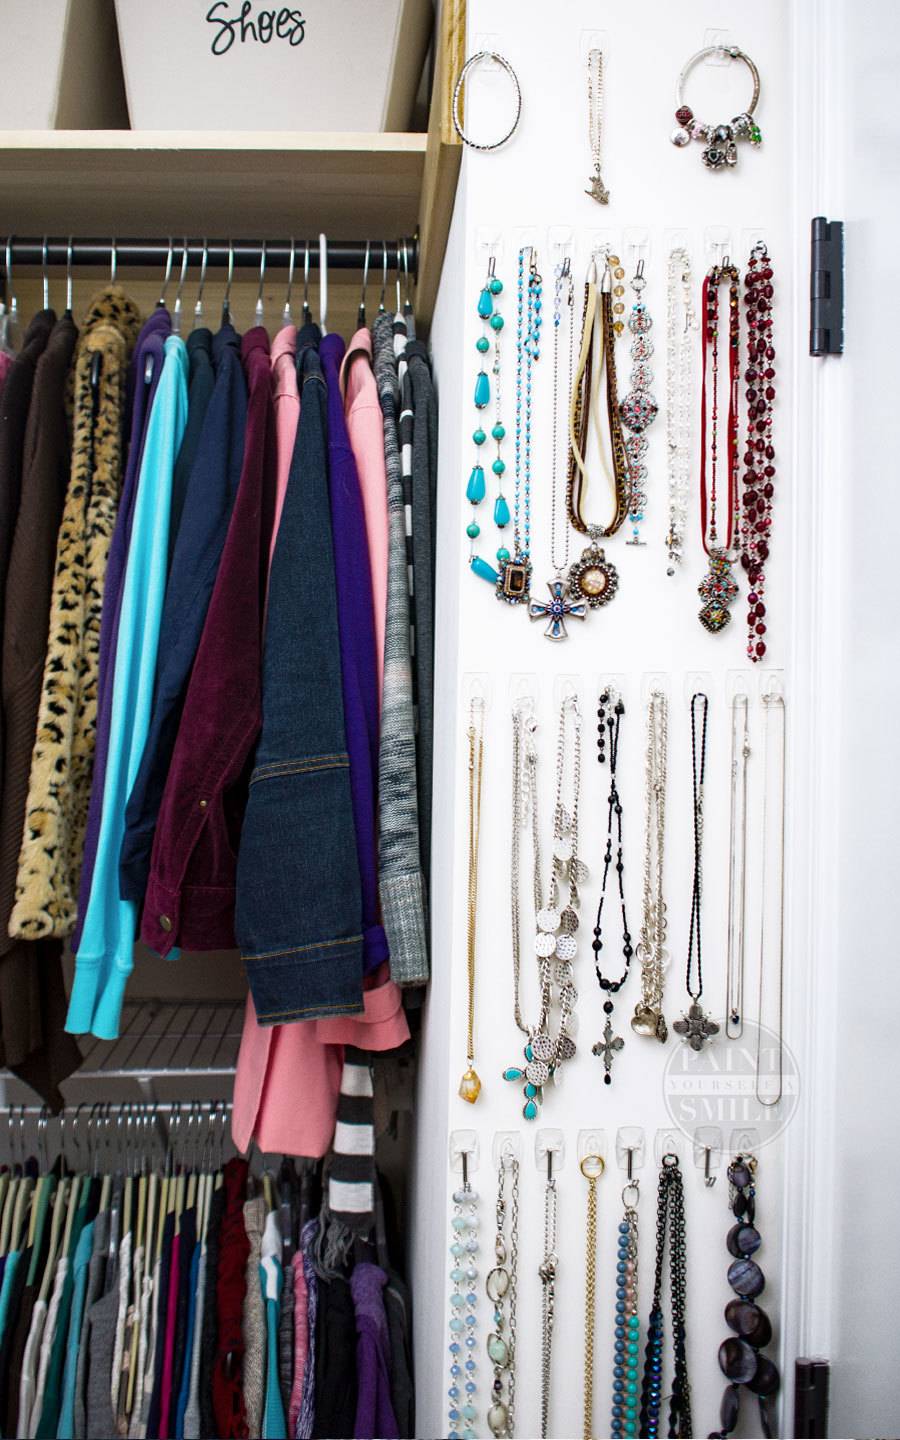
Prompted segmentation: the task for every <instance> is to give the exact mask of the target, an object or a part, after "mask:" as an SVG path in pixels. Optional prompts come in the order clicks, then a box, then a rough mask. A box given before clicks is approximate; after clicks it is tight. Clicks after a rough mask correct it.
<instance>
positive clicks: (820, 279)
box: [809, 215, 844, 355]
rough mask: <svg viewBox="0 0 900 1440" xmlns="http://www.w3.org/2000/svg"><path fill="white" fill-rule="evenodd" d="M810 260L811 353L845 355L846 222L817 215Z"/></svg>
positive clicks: (813, 224) (813, 227)
mask: <svg viewBox="0 0 900 1440" xmlns="http://www.w3.org/2000/svg"><path fill="white" fill-rule="evenodd" d="M811 239H812V243H811V245H810V260H809V353H810V355H843V353H844V222H843V220H826V219H825V216H824V215H817V216H816V217H815V219H814V220H813V222H812V237H811Z"/></svg>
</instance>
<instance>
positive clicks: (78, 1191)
mask: <svg viewBox="0 0 900 1440" xmlns="http://www.w3.org/2000/svg"><path fill="white" fill-rule="evenodd" d="M227 1110H228V1106H227V1105H226V1104H224V1103H222V1104H221V1105H217V1104H213V1105H200V1104H193V1105H187V1106H178V1105H160V1106H156V1105H152V1106H151V1105H140V1104H138V1105H123V1106H108V1105H107V1106H103V1105H95V1106H93V1107H91V1108H90V1110H88V1108H87V1107H81V1106H79V1107H78V1109H77V1111H74V1112H73V1111H69V1112H66V1111H63V1112H61V1115H60V1119H59V1122H58V1126H59V1128H58V1132H57V1134H58V1144H57V1147H56V1152H57V1153H56V1154H55V1156H54V1158H53V1160H52V1162H51V1146H50V1143H49V1122H48V1120H47V1117H46V1114H45V1115H43V1116H42V1117H41V1118H40V1119H39V1120H38V1132H37V1139H38V1144H37V1147H36V1148H37V1155H34V1154H32V1153H31V1152H30V1150H29V1145H28V1139H27V1132H26V1121H25V1117H24V1112H23V1111H22V1112H15V1111H9V1112H7V1117H6V1118H7V1125H8V1135H9V1142H10V1143H9V1160H8V1163H6V1164H3V1166H2V1168H0V1428H2V1433H3V1434H4V1435H7V1436H19V1437H35V1436H40V1437H60V1440H64V1437H79V1440H87V1437H100V1436H104V1437H106V1436H123V1437H125V1436H133V1437H157V1436H158V1437H177V1440H181V1437H186V1440H191V1437H245V1436H263V1437H272V1440H281V1437H288V1436H290V1437H312V1436H322V1437H331V1436H356V1437H360V1440H362V1437H374V1436H411V1435H412V1434H413V1433H414V1416H413V1400H412V1378H411V1358H410V1311H409V1295H408V1292H407V1290H406V1287H405V1285H404V1283H403V1281H402V1280H401V1279H400V1277H399V1275H398V1274H397V1272H396V1270H395V1269H394V1268H393V1265H392V1263H391V1257H392V1254H393V1253H394V1251H395V1246H396V1241H395V1239H394V1236H395V1234H396V1222H395V1218H394V1215H393V1212H392V1207H391V1203H390V1199H391V1197H390V1191H389V1189H388V1188H387V1187H386V1186H385V1187H382V1186H381V1185H380V1184H379V1186H378V1187H377V1214H376V1223H375V1226H374V1229H373V1232H372V1239H371V1240H369V1241H367V1240H363V1239H362V1238H361V1237H360V1236H358V1235H357V1236H356V1237H354V1238H353V1239H352V1240H348V1237H347V1235H346V1233H345V1232H343V1230H342V1228H341V1227H340V1226H339V1225H335V1223H334V1221H333V1216H332V1214H331V1212H330V1208H329V1199H328V1194H329V1192H328V1184H329V1182H328V1175H327V1167H326V1173H325V1175H324V1177H323V1172H322V1167H321V1166H319V1165H317V1164H315V1163H314V1162H311V1161H301V1162H296V1161H294V1160H293V1159H289V1158H285V1159H283V1160H282V1161H281V1162H280V1163H278V1164H277V1165H275V1166H274V1167H271V1168H266V1167H261V1166H260V1165H259V1164H257V1165H256V1166H253V1167H251V1166H250V1165H249V1164H248V1162H247V1160H245V1159H242V1158H240V1157H238V1156H235V1155H234V1154H232V1155H231V1158H229V1159H225V1150H226V1145H225V1136H226V1131H227V1123H228V1121H227ZM0 1113H2V1112H0Z"/></svg>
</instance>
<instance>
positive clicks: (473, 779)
mask: <svg viewBox="0 0 900 1440" xmlns="http://www.w3.org/2000/svg"><path fill="white" fill-rule="evenodd" d="M468 742H469V883H468V898H467V915H466V973H467V986H468V1008H467V1022H466V1069H465V1073H464V1075H463V1077H462V1079H461V1080H460V1082H459V1096H460V1099H462V1100H467V1101H468V1102H469V1104H470V1105H474V1104H475V1101H476V1100H477V1099H478V1096H479V1095H480V1094H481V1081H480V1079H479V1078H478V1074H477V1072H476V1070H475V959H476V940H477V933H478V855H479V851H480V848H481V781H482V775H483V772H484V700H483V699H482V698H481V696H473V698H472V703H471V705H470V707H469V729H468Z"/></svg>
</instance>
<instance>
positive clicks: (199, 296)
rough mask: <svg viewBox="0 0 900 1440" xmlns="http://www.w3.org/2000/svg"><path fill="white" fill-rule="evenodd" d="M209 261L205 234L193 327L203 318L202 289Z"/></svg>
mask: <svg viewBox="0 0 900 1440" xmlns="http://www.w3.org/2000/svg"><path fill="white" fill-rule="evenodd" d="M208 263H209V246H208V245H207V243H206V236H205V235H204V237H203V249H202V251H201V252H200V283H199V285H198V286H197V299H196V301H195V303H194V329H195V330H196V329H197V326H198V325H199V324H200V322H201V321H202V319H203V290H204V287H205V285H206V266H207V264H208Z"/></svg>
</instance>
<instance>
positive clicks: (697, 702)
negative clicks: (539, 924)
mask: <svg viewBox="0 0 900 1440" xmlns="http://www.w3.org/2000/svg"><path fill="white" fill-rule="evenodd" d="M698 711H699V712H700V714H701V716H702V719H701V729H700V736H699V743H698V736H697V714H698ZM708 717H709V699H708V697H707V696H706V695H702V694H699V693H698V694H696V695H693V696H692V697H691V758H692V768H693V775H694V879H693V885H692V887H691V928H690V934H689V936H688V954H687V965H686V967H685V988H686V990H687V993H688V997H689V999H690V1001H691V1003H690V1006H689V1007H688V1011H687V1014H686V1015H684V1016H682V1018H681V1019H680V1020H676V1021H675V1024H674V1025H673V1026H672V1029H673V1030H674V1031H675V1033H676V1035H680V1036H681V1037H682V1039H684V1040H686V1041H687V1043H688V1045H690V1047H691V1049H692V1050H702V1049H703V1046H704V1045H705V1044H706V1041H707V1040H709V1039H711V1037H712V1036H713V1035H718V1033H719V1027H718V1025H717V1024H716V1022H715V1021H714V1020H711V1019H710V1017H709V1016H708V1015H707V1014H706V1012H705V1011H704V1010H703V1007H702V1006H701V1004H700V997H701V995H702V994H703V935H702V925H701V918H702V899H703V786H704V782H705V779H706V729H707V720H708ZM695 954H696V957H697V980H696V989H693V988H692V986H693V984H694V980H693V971H694V956H695Z"/></svg>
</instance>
